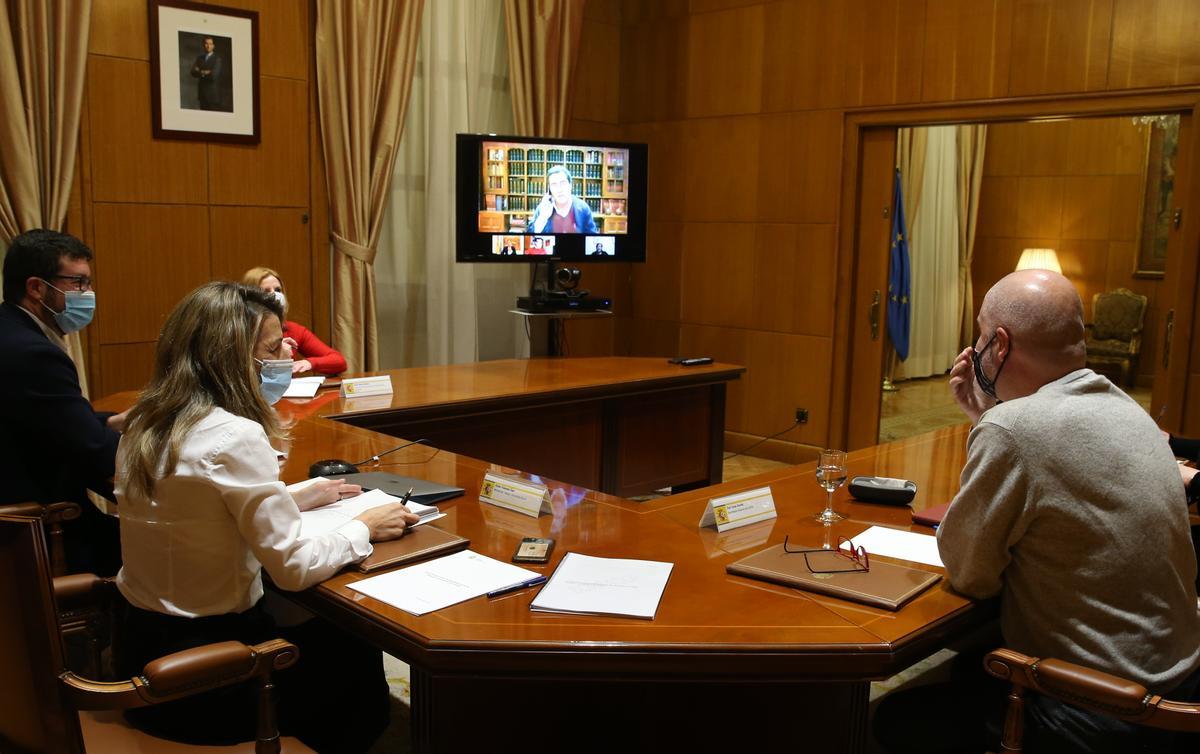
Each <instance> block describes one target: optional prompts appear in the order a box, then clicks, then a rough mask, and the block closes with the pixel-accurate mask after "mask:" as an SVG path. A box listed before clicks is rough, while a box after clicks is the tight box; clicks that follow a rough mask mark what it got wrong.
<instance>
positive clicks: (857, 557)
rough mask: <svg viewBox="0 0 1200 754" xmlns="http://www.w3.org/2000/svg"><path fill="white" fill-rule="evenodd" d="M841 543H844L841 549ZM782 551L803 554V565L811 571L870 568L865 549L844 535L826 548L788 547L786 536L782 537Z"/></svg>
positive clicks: (847, 570) (839, 571)
mask: <svg viewBox="0 0 1200 754" xmlns="http://www.w3.org/2000/svg"><path fill="white" fill-rule="evenodd" d="M842 545H846V548H845V549H842ZM783 551H784V552H786V553H788V554H790V555H803V556H804V565H806V566H808V570H809V571H810V572H811V573H866V572H867V571H870V570H871V559H870V558H869V557H868V556H867V549H866V548H865V547H862V546H861V545H860V546H858V547H856V546H855V545H854V542H852V541H850V540H849V539H846V538H845V537H838V546H837V547H836V548H834V549H832V550H828V549H824V548H822V549H816V550H813V549H809V548H803V549H793V548H791V547H788V537H787V535H784V537H783Z"/></svg>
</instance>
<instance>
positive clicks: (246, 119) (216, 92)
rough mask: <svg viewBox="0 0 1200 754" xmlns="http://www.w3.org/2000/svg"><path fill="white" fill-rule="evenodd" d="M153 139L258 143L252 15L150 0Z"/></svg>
mask: <svg viewBox="0 0 1200 754" xmlns="http://www.w3.org/2000/svg"><path fill="white" fill-rule="evenodd" d="M149 11H150V24H149V25H150V99H151V110H152V112H151V118H152V120H153V124H152V125H153V128H154V136H155V138H159V139H197V140H203V141H227V142H235V143H240V144H257V143H259V140H260V138H261V135H260V131H259V92H258V13H256V12H255V11H247V10H241V9H238V8H223V7H220V6H215V5H201V4H199V3H191V2H185V1H184V0H149Z"/></svg>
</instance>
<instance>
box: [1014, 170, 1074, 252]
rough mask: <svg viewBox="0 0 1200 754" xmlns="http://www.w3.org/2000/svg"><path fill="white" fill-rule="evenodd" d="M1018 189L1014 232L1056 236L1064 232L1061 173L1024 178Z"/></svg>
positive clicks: (1022, 234) (1024, 234)
mask: <svg viewBox="0 0 1200 754" xmlns="http://www.w3.org/2000/svg"><path fill="white" fill-rule="evenodd" d="M1017 190H1018V192H1019V193H1018V194H1017V225H1016V228H1015V229H1014V230H1015V233H1014V234H1013V235H1018V236H1041V237H1048V238H1057V237H1058V236H1059V235H1060V234H1061V233H1062V207H1063V179H1062V177H1061V176H1046V177H1039V176H1035V177H1030V178H1021V179H1020V181H1019V183H1018V189H1017Z"/></svg>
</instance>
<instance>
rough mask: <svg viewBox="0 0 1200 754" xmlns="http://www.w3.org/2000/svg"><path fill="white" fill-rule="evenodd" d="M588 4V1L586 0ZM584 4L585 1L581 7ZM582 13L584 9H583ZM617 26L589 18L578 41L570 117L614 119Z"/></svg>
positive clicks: (617, 111) (618, 88) (617, 85)
mask: <svg viewBox="0 0 1200 754" xmlns="http://www.w3.org/2000/svg"><path fill="white" fill-rule="evenodd" d="M589 5H590V4H589ZM587 7H588V6H587V5H585V6H584V8H587ZM584 13H585V15H586V14H587V11H586V10H585V11H584ZM620 60H621V27H620V25H619V24H618V23H617V22H616V21H613V22H607V23H606V22H602V21H597V20H594V19H593V20H589V21H587V23H586V24H585V26H584V32H583V35H582V38H581V39H580V43H579V62H578V63H577V66H576V72H575V78H574V82H575V91H574V93H573V94H572V95H571V117H572V118H579V119H581V120H594V121H600V122H603V123H614V124H615V123H617V122H618V119H619V117H620V104H619V102H620V97H621V65H620Z"/></svg>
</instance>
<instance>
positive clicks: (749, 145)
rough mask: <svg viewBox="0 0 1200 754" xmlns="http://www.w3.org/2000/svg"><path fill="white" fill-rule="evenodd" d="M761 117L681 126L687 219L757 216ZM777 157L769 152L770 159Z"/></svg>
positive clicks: (721, 219)
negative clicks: (682, 127)
mask: <svg viewBox="0 0 1200 754" xmlns="http://www.w3.org/2000/svg"><path fill="white" fill-rule="evenodd" d="M759 121H760V119H759V118H752V117H735V118H704V119H701V120H693V121H688V122H687V123H686V124H685V126H684V130H683V136H684V150H685V152H684V167H683V173H684V177H685V181H686V185H687V193H686V197H687V204H686V209H685V219H687V220H703V221H709V222H715V221H750V220H753V219H755V215H756V213H757V211H758V209H759V202H758V196H757V193H758V183H759V171H758V169H757V167H758V164H759V149H758V140H759ZM779 157H780V155H773V159H778V158H779ZM779 200H780V201H782V198H780V199H779Z"/></svg>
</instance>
